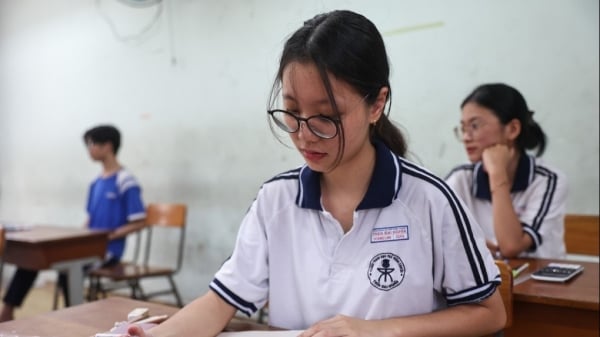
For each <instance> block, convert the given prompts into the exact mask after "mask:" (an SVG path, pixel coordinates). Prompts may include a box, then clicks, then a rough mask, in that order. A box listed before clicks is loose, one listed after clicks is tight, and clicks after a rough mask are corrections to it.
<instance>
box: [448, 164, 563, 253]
mask: <svg viewBox="0 0 600 337" xmlns="http://www.w3.org/2000/svg"><path fill="white" fill-rule="evenodd" d="M446 182H447V183H448V185H450V186H451V187H452V188H453V189H454V190H455V191H456V193H457V194H458V195H459V196H460V197H461V198H462V199H463V200H464V201H465V203H466V204H467V206H468V207H469V209H470V210H471V212H473V214H474V215H475V219H477V222H478V223H479V224H480V225H481V227H482V229H483V232H484V233H485V237H486V239H487V240H490V241H491V242H493V243H497V240H496V234H495V232H494V219H493V216H492V202H491V194H490V185H489V177H488V174H487V172H485V170H484V169H483V165H482V163H481V162H478V163H475V164H468V165H463V166H459V167H457V168H455V169H453V170H452V171H451V172H450V174H448V176H447V177H446ZM510 194H511V197H512V203H513V207H514V209H515V212H516V214H517V216H518V217H519V221H521V224H522V225H523V231H524V232H525V233H527V234H529V236H531V239H532V241H533V244H532V245H531V247H530V249H529V250H528V251H526V252H523V253H521V255H519V256H520V257H536V258H564V257H565V243H564V216H565V212H566V201H567V181H566V177H565V176H564V174H563V173H562V172H560V171H558V170H557V169H555V168H550V167H548V166H547V165H544V164H542V163H541V162H540V161H539V160H538V161H537V162H536V160H535V158H534V157H533V156H531V155H527V154H525V155H522V156H521V159H520V160H519V163H518V165H517V172H516V174H515V181H514V183H513V186H512V187H511V191H510Z"/></svg>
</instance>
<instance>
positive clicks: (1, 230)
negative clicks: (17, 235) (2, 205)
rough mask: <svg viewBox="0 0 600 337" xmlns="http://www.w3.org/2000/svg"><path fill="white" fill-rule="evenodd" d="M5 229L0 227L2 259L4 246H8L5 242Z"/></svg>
mask: <svg viewBox="0 0 600 337" xmlns="http://www.w3.org/2000/svg"><path fill="white" fill-rule="evenodd" d="M5 233H6V231H5V229H4V227H2V226H1V225H0V259H2V257H3V256H4V246H5V244H6V242H5V240H6V238H5Z"/></svg>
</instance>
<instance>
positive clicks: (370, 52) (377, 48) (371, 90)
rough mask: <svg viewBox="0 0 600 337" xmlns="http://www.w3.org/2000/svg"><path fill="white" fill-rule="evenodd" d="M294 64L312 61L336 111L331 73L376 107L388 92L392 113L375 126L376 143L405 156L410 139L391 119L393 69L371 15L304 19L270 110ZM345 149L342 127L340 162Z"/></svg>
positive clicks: (287, 49)
mask: <svg viewBox="0 0 600 337" xmlns="http://www.w3.org/2000/svg"><path fill="white" fill-rule="evenodd" d="M292 62H300V63H313V64H314V65H315V66H316V67H317V69H318V71H319V73H320V76H321V79H322V80H323V84H324V85H325V89H326V91H327V95H328V97H329V101H330V102H331V105H332V108H333V111H334V112H335V113H336V114H339V110H338V109H337V106H336V104H335V99H334V97H333V91H332V88H331V83H330V81H329V75H333V76H335V77H336V78H337V79H340V80H342V81H344V82H346V83H348V84H350V85H351V86H352V87H353V88H354V89H355V90H356V91H357V92H358V93H359V94H360V95H361V96H363V97H365V102H366V103H367V104H373V103H374V102H375V101H376V99H377V95H378V94H379V92H380V90H381V89H382V88H384V87H387V88H388V90H389V91H388V96H387V97H386V103H387V105H388V108H387V112H386V113H382V114H381V117H380V119H379V120H378V121H377V123H375V124H372V125H371V131H370V133H371V139H372V140H373V139H379V140H380V141H382V142H383V143H385V144H386V145H387V146H388V147H389V148H390V149H391V150H392V151H393V152H394V153H396V154H397V155H399V156H404V155H405V153H406V148H407V146H406V141H405V140H404V136H403V135H402V133H401V131H400V130H399V129H398V128H397V127H396V126H395V125H394V124H392V122H391V121H390V119H389V118H388V115H389V111H390V106H391V95H392V89H391V87H390V82H389V74H390V67H389V63H388V58H387V53H386V50H385V45H384V43H383V38H382V37H381V34H380V33H379V31H378V30H377V28H376V27H375V25H374V24H373V23H372V22H371V21H369V20H368V19H367V18H366V17H364V16H362V15H360V14H357V13H354V12H351V11H347V10H336V11H332V12H329V13H324V14H319V15H317V16H315V17H313V18H312V19H310V20H308V21H305V22H304V25H303V26H302V27H300V28H299V29H298V30H297V31H296V32H294V33H293V34H292V35H291V37H290V38H289V39H288V40H287V41H286V43H285V46H284V48H283V53H282V55H281V59H280V62H279V70H278V72H277V77H276V80H275V83H274V84H273V88H272V90H271V96H270V101H269V104H270V108H272V107H273V106H274V104H275V102H276V99H277V96H278V95H279V93H280V91H281V83H282V79H283V72H284V69H285V67H286V66H287V65H288V64H290V63H292ZM343 151H344V134H343V128H340V142H339V151H338V157H337V160H336V163H338V162H339V160H341V157H342V154H343Z"/></svg>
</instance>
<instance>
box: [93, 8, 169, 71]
mask: <svg viewBox="0 0 600 337" xmlns="http://www.w3.org/2000/svg"><path fill="white" fill-rule="evenodd" d="M103 2H104V1H103V0H96V8H97V10H98V12H99V13H100V16H102V18H103V19H104V21H106V23H107V24H108V26H109V27H110V30H111V32H112V34H113V35H114V37H115V38H116V39H117V40H119V41H120V42H124V43H133V44H141V43H143V42H145V41H146V40H147V39H149V38H150V37H151V36H152V35H153V34H154V33H156V31H157V30H156V29H155V28H156V27H157V26H158V24H159V22H160V18H161V16H162V14H163V12H164V6H166V12H167V13H166V20H167V38H168V43H169V47H168V50H169V59H170V63H171V65H172V66H175V65H177V57H176V56H175V36H174V34H173V10H172V3H171V0H118V1H117V2H120V3H122V4H125V5H127V6H129V7H132V8H139V9H145V8H149V7H154V13H153V14H152V17H151V18H150V20H149V21H148V22H147V23H146V24H145V25H144V26H142V27H141V28H140V29H139V30H137V31H136V32H133V33H123V32H121V31H120V30H119V29H118V28H117V25H116V24H115V21H114V20H113V18H111V16H110V15H109V14H108V13H107V11H106V10H105V8H104V6H103ZM165 3H166V4H165Z"/></svg>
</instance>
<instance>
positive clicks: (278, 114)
mask: <svg viewBox="0 0 600 337" xmlns="http://www.w3.org/2000/svg"><path fill="white" fill-rule="evenodd" d="M267 113H268V114H269V115H270V116H271V118H272V119H273V122H274V123H275V125H277V126H278V127H279V128H280V129H281V130H283V131H285V132H288V133H295V132H298V130H300V124H301V123H302V122H304V124H306V126H307V127H308V129H309V130H310V132H312V133H313V134H314V135H315V136H317V137H319V138H323V139H331V138H334V137H335V136H337V134H338V132H339V123H340V121H339V120H336V119H333V118H331V117H327V116H322V115H315V116H311V117H308V118H302V117H298V116H296V115H295V114H293V113H291V112H289V111H285V110H281V109H274V110H267Z"/></svg>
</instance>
